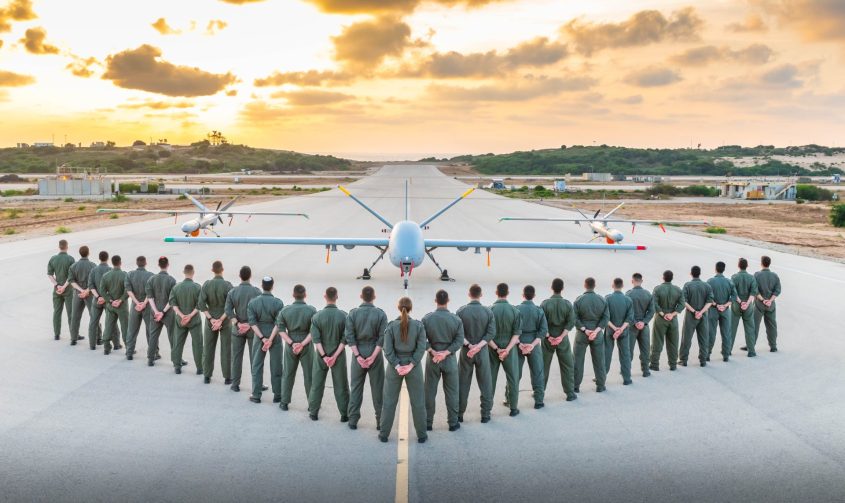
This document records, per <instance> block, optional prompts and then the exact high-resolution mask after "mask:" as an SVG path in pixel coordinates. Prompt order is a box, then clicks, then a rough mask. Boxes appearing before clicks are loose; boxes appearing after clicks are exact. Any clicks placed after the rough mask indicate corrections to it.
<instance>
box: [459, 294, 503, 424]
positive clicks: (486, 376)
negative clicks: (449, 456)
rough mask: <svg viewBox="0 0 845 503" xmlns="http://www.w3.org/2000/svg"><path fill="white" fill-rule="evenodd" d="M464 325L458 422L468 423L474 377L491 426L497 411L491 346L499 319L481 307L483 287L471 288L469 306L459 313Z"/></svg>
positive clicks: (483, 415) (483, 417) (485, 420)
mask: <svg viewBox="0 0 845 503" xmlns="http://www.w3.org/2000/svg"><path fill="white" fill-rule="evenodd" d="M455 314H456V315H457V317H458V318H460V319H461V322H462V323H463V325H464V345H463V347H462V348H461V356H460V357H459V361H458V368H459V370H458V384H459V390H458V422H463V421H464V412H466V410H467V401H468V399H469V388H470V386H472V374H473V372H475V380H476V382H477V383H478V390H479V392H480V394H481V422H482V423H488V422H490V412H491V411H492V409H493V380H492V376H491V375H490V356H489V351H487V345H488V344H489V343H490V341H492V340H493V337H495V336H496V317H495V316H494V315H493V311H491V310H490V308H489V307H487V306H483V305H482V304H481V287H480V286H478V285H472V286H470V287H469V304H466V305H464V306H461V307H460V308H458V311H457V312H456V313H455Z"/></svg>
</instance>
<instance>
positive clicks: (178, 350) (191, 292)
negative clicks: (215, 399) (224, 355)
mask: <svg viewBox="0 0 845 503" xmlns="http://www.w3.org/2000/svg"><path fill="white" fill-rule="evenodd" d="M199 300H200V286H199V285H198V284H197V283H195V282H194V280H192V279H188V278H185V279H184V280H182V282H181V283H178V284H177V285H176V286H174V287H173V290H171V291H170V305H171V306H172V307H173V308H179V311H181V312H182V314H184V315H188V314H191V313H192V312H193V311H194V309H196V308H197V304H198V303H199ZM188 334H190V336H191V349H192V350H193V353H194V365H196V366H197V374H201V373H202V313H200V312H197V314H195V315H194V317H193V318H191V321H189V322H188V326H182V320H181V318H180V317H179V315H178V314H176V312H175V311H174V313H173V350H172V351H171V354H170V358H171V360H172V361H173V367H174V368H176V369H181V368H182V351H183V350H184V348H185V342H186V341H187V340H188Z"/></svg>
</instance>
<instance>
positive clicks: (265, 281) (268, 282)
mask: <svg viewBox="0 0 845 503" xmlns="http://www.w3.org/2000/svg"><path fill="white" fill-rule="evenodd" d="M274 283H275V281H273V278H271V277H270V276H265V277H264V278H262V279H261V289H262V290H264V291H265V292H269V291H270V290H272V289H273V284H274Z"/></svg>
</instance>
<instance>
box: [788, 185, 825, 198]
mask: <svg viewBox="0 0 845 503" xmlns="http://www.w3.org/2000/svg"><path fill="white" fill-rule="evenodd" d="M795 197H796V198H798V199H803V200H805V201H832V200H833V191H830V190H827V189H825V188H822V187H817V186H815V185H803V184H798V185H796V186H795Z"/></svg>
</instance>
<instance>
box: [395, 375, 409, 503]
mask: <svg viewBox="0 0 845 503" xmlns="http://www.w3.org/2000/svg"><path fill="white" fill-rule="evenodd" d="M408 404H409V402H408V388H406V387H405V386H404V385H402V393H401V396H400V398H399V430H398V431H397V433H398V435H399V445H398V447H397V452H396V496H395V498H394V500H395V501H396V503H408V464H409V463H410V457H409V456H408V434H409V429H408Z"/></svg>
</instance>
